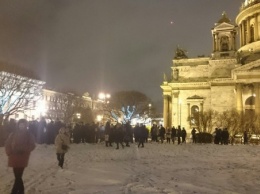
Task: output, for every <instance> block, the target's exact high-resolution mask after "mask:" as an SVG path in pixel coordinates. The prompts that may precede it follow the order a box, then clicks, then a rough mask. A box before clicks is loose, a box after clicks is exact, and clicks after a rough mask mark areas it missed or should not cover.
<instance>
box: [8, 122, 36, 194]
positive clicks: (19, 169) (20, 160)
mask: <svg viewBox="0 0 260 194" xmlns="http://www.w3.org/2000/svg"><path fill="white" fill-rule="evenodd" d="M17 126H18V129H17V130H15V131H14V132H13V133H11V134H10V135H9V137H8V139H7V140H6V143H5V151H6V154H7V156H8V166H9V167H13V173H14V176H15V181H14V185H13V188H12V194H18V193H21V194H23V193H24V185H23V179H22V176H23V172H24V168H25V167H27V166H28V161H29V157H30V153H31V151H32V150H34V148H35V139H34V136H33V135H32V134H31V133H30V132H29V131H28V130H27V128H28V122H27V120H25V119H20V120H19V121H18V124H17Z"/></svg>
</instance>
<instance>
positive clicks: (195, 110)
mask: <svg viewBox="0 0 260 194" xmlns="http://www.w3.org/2000/svg"><path fill="white" fill-rule="evenodd" d="M190 112H191V118H190V122H191V125H195V126H197V125H198V124H199V107H198V106H196V105H193V106H192V107H191V110H190Z"/></svg>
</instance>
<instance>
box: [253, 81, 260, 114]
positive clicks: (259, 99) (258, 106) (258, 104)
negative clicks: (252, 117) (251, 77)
mask: <svg viewBox="0 0 260 194" xmlns="http://www.w3.org/2000/svg"><path fill="white" fill-rule="evenodd" d="M254 93H255V113H256V114H257V115H260V96H259V94H260V91H259V83H254Z"/></svg>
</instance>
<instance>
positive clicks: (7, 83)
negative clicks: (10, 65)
mask: <svg viewBox="0 0 260 194" xmlns="http://www.w3.org/2000/svg"><path fill="white" fill-rule="evenodd" d="M43 84H44V82H42V81H39V80H36V79H32V78H28V77H24V76H20V75H16V74H12V73H8V72H5V71H2V72H0V122H2V121H3V119H8V118H9V116H10V115H13V114H15V113H19V112H24V111H27V110H34V109H35V108H36V107H35V105H36V101H37V100H39V99H40V98H41V96H42V92H41V91H42V90H41V89H42V86H43Z"/></svg>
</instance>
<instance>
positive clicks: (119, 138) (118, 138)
mask: <svg viewBox="0 0 260 194" xmlns="http://www.w3.org/2000/svg"><path fill="white" fill-rule="evenodd" d="M123 141H124V131H123V127H122V124H121V123H117V124H116V125H115V142H116V149H117V150H118V149H119V144H121V146H122V148H124V144H123Z"/></svg>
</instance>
